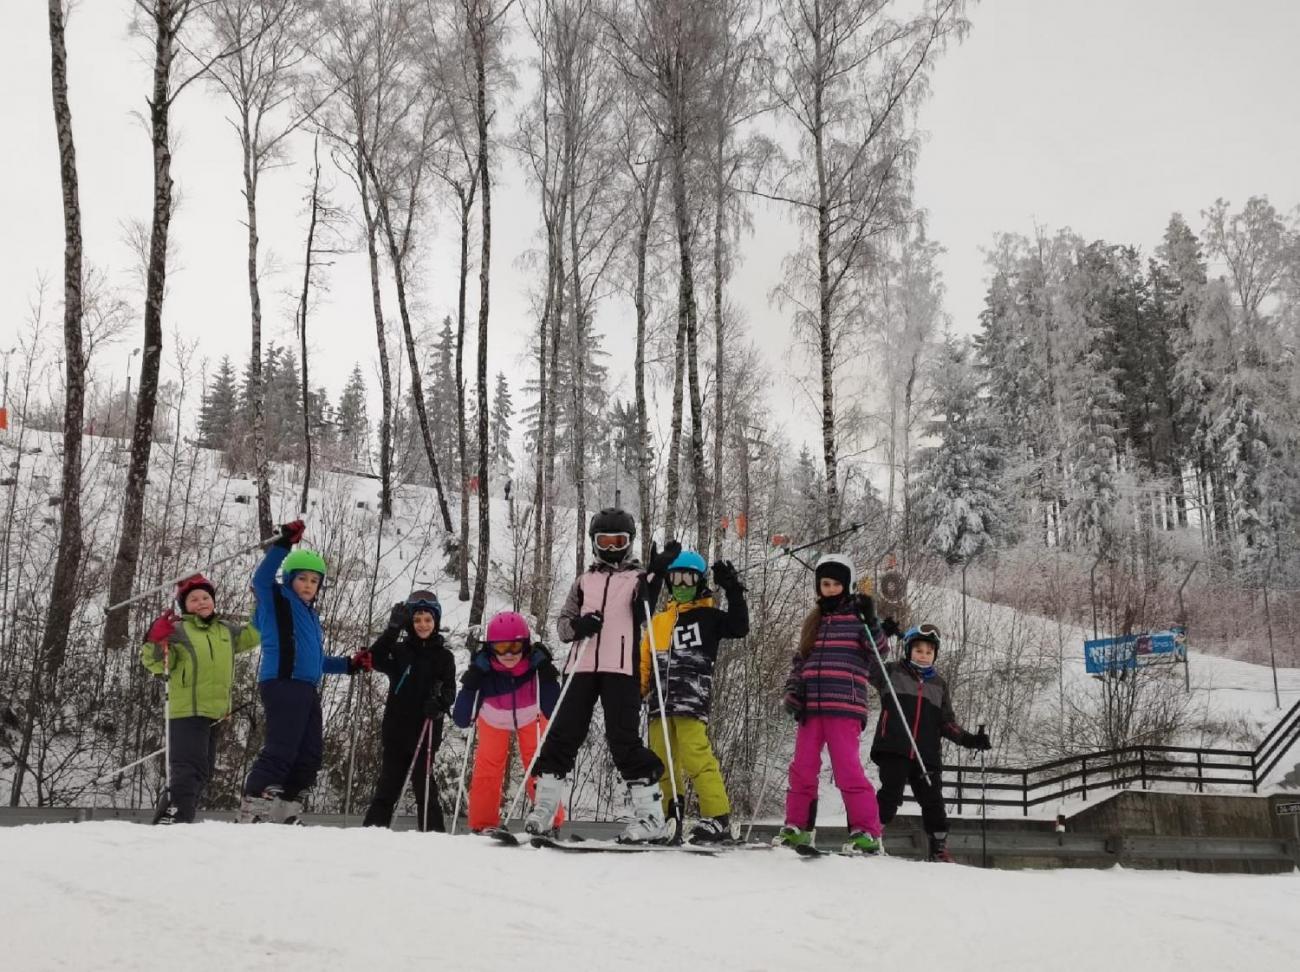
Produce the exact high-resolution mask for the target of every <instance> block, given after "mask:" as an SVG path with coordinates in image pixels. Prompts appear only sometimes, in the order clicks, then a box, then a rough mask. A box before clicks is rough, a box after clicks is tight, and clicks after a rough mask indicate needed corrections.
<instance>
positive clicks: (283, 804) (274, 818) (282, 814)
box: [271, 797, 306, 827]
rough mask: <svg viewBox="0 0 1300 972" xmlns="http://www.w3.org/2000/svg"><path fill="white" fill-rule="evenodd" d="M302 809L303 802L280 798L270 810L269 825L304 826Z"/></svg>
mask: <svg viewBox="0 0 1300 972" xmlns="http://www.w3.org/2000/svg"><path fill="white" fill-rule="evenodd" d="M303 809H304V808H303V801H301V800H286V799H284V798H283V797H281V798H280V799H278V800H276V801H275V804H274V806H272V808H271V823H279V824H288V825H290V826H291V827H303V826H306V824H305V823H304V822H303V819H302V814H303Z"/></svg>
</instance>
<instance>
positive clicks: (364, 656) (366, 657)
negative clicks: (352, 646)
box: [348, 651, 375, 675]
mask: <svg viewBox="0 0 1300 972" xmlns="http://www.w3.org/2000/svg"><path fill="white" fill-rule="evenodd" d="M363 670H364V671H367V672H373V671H374V670H375V656H374V655H372V654H370V652H368V651H358V652H357V653H356V654H354V655H353V656H352V657H351V658H349V659H348V674H349V675H355V674H356V673H357V672H360V671H363Z"/></svg>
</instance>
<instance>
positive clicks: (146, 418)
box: [104, 0, 188, 655]
mask: <svg viewBox="0 0 1300 972" xmlns="http://www.w3.org/2000/svg"><path fill="white" fill-rule="evenodd" d="M187 9H188V6H187V5H181V6H179V8H178V5H177V4H175V3H173V2H172V0H157V2H156V3H154V4H153V6H152V10H151V14H150V17H151V19H152V21H153V25H154V69H153V93H152V96H151V97H150V99H149V122H150V137H151V141H152V143H153V221H152V225H151V227H150V233H149V262H148V269H147V271H146V274H145V306H144V351H143V353H142V354H141V356H140V384H139V391H138V393H137V398H136V403H135V424H134V426H133V428H132V430H131V459H130V465H129V466H128V470H127V477H126V491H125V497H124V499H123V502H122V532H121V536H120V537H119V540H118V547H117V554H116V556H115V557H114V559H113V570H112V574H111V576H110V578H109V591H108V601H109V603H110V604H116V603H117V602H119V601H123V600H125V599H126V598H127V597H129V596H130V594H131V587H132V586H133V585H134V583H135V571H136V561H137V560H138V559H139V556H140V537H141V535H142V533H143V529H142V527H143V521H144V493H145V481H146V479H147V477H148V474H149V453H150V450H151V448H152V446H153V418H154V411H155V409H156V408H157V403H158V369H159V365H160V363H161V359H162V341H163V335H162V314H163V299H164V297H165V296H166V290H167V234H168V230H169V229H170V226H171V217H172V177H171V166H172V153H171V136H170V132H169V126H170V121H171V99H172V93H171V70H172V61H173V59H174V58H175V56H176V35H177V32H178V31H179V28H180V23H181V22H182V21H183V19H184V16H185V13H186V11H187ZM129 619H130V612H128V611H122V610H118V611H114V612H112V613H111V614H109V615H108V617H107V619H106V620H105V623H104V651H105V653H106V654H110V655H111V654H116V653H117V651H118V650H119V649H121V648H122V647H123V646H124V645H125V644H126V636H127V627H128V623H129Z"/></svg>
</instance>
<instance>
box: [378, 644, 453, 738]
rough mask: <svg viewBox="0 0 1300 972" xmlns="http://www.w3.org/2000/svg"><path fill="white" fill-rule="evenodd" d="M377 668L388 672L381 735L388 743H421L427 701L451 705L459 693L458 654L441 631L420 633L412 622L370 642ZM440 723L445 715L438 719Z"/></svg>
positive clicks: (448, 707)
mask: <svg viewBox="0 0 1300 972" xmlns="http://www.w3.org/2000/svg"><path fill="white" fill-rule="evenodd" d="M370 656H371V660H372V662H373V664H374V668H375V671H377V672H383V673H384V674H385V675H387V676H388V700H387V701H386V702H385V703H384V721H383V724H382V725H381V727H380V735H381V738H382V739H383V741H384V744H385V745H398V746H409V747H411V748H414V747H415V746H416V745H418V744H419V741H420V733H421V732H422V731H423V729H424V720H425V714H424V704H425V703H426V702H428V701H429V700H430V699H437V700H440V701H441V702H442V704H443V707H444V708H445V709H450V708H451V704H452V701H453V700H454V699H455V697H456V658H455V656H454V655H453V654H452V653H451V649H449V648H448V647H447V643H446V642H445V641H444V640H443V637H442V635H441V634H439V633H438V632H436V631H435V632H434V633H433V634H432V635H431V636H430V637H428V638H420V637H417V636H416V634H415V632H414V631H412V630H411V628H410V623H409V622H408V623H407V626H406V628H405V629H401V628H389V629H387V630H386V631H384V633H383V634H381V635H380V636H379V637H378V638H376V639H375V643H374V644H373V645H371V646H370ZM435 721H436V722H437V723H439V725H441V723H442V717H441V716H439V717H438V718H437V719H436V720H435Z"/></svg>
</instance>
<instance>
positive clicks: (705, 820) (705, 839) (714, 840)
mask: <svg viewBox="0 0 1300 972" xmlns="http://www.w3.org/2000/svg"><path fill="white" fill-rule="evenodd" d="M731 839H732V836H731V814H729V813H724V814H720V815H719V816H716V817H701V818H700V820H699V822H698V823H696V824H695V826H694V827H692V828H691V843H692V844H721V843H724V842H726V841H729V840H731Z"/></svg>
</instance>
